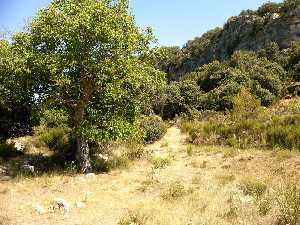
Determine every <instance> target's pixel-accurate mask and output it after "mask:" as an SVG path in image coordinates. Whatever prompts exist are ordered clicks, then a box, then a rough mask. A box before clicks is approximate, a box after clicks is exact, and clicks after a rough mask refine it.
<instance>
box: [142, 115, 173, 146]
mask: <svg viewBox="0 0 300 225" xmlns="http://www.w3.org/2000/svg"><path fill="white" fill-rule="evenodd" d="M140 128H141V129H142V131H143V132H144V142H145V143H148V144H149V143H153V142H155V141H157V140H159V139H161V138H162V137H163V135H164V134H165V133H166V131H167V126H166V124H165V123H164V121H163V120H162V119H161V118H160V117H159V116H148V117H143V118H142V119H141V121H140Z"/></svg>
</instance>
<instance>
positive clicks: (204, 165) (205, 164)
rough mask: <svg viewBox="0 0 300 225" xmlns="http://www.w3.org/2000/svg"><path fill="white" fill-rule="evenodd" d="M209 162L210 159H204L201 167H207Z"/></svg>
mask: <svg viewBox="0 0 300 225" xmlns="http://www.w3.org/2000/svg"><path fill="white" fill-rule="evenodd" d="M207 163H208V161H206V160H203V161H202V162H201V163H200V168H201V169H204V168H206V167H207Z"/></svg>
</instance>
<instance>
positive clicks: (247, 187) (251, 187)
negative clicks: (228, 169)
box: [240, 178, 268, 198]
mask: <svg viewBox="0 0 300 225" xmlns="http://www.w3.org/2000/svg"><path fill="white" fill-rule="evenodd" d="M240 187H241V189H242V191H243V192H244V194H245V195H251V196H253V197H255V198H260V197H261V196H262V195H263V194H264V193H265V192H266V190H267V188H268V186H267V185H266V183H264V182H263V181H261V180H258V179H255V178H247V179H244V180H242V183H241V186H240Z"/></svg>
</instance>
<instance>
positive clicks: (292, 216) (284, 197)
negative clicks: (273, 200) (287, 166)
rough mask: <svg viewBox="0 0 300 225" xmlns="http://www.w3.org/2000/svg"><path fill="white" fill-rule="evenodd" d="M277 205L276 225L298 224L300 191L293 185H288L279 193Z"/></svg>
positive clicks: (299, 219) (299, 217)
mask: <svg viewBox="0 0 300 225" xmlns="http://www.w3.org/2000/svg"><path fill="white" fill-rule="evenodd" d="M277 203H278V206H279V214H278V225H286V224H289V225H298V224H299V223H300V189H299V188H298V187H297V186H296V185H295V184H289V185H287V186H286V187H284V188H282V190H280V191H279V193H278V197H277Z"/></svg>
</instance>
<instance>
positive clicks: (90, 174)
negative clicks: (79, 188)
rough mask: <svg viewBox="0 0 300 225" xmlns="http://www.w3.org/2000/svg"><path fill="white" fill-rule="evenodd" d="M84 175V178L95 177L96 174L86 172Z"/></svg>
mask: <svg viewBox="0 0 300 225" xmlns="http://www.w3.org/2000/svg"><path fill="white" fill-rule="evenodd" d="M85 177H86V178H94V177H96V175H95V174H94V173H87V174H86V175H85Z"/></svg>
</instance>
